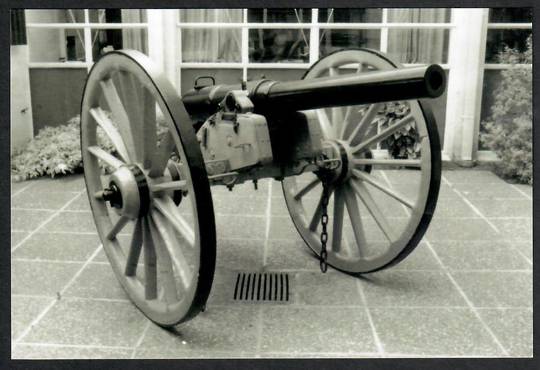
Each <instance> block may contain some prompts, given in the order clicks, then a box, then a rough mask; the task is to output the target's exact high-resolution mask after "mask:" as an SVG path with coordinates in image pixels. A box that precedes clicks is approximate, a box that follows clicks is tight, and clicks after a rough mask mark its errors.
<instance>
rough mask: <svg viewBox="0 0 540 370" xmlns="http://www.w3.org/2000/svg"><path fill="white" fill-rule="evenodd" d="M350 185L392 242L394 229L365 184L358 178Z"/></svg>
mask: <svg viewBox="0 0 540 370" xmlns="http://www.w3.org/2000/svg"><path fill="white" fill-rule="evenodd" d="M351 186H352V187H353V189H354V191H355V192H356V194H358V197H359V198H360V199H361V200H362V202H363V203H364V205H365V206H366V208H367V210H368V211H369V213H370V214H371V216H373V219H375V222H376V223H377V225H378V226H379V228H380V229H381V231H382V232H383V234H384V235H385V236H386V238H387V239H388V240H389V241H390V242H393V241H394V240H395V237H394V231H393V230H392V227H391V226H390V224H389V223H388V220H387V219H386V217H385V216H384V214H383V213H382V212H381V210H380V208H379V206H378V205H377V203H376V202H375V200H373V198H372V197H371V194H370V193H369V190H368V189H366V187H365V185H364V184H362V183H361V182H359V181H358V180H357V181H351Z"/></svg>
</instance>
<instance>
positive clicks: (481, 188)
mask: <svg viewBox="0 0 540 370" xmlns="http://www.w3.org/2000/svg"><path fill="white" fill-rule="evenodd" d="M452 187H454V188H456V189H457V190H458V191H459V192H460V193H461V194H462V195H463V196H465V197H466V198H467V199H469V200H473V199H488V200H492V201H495V200H500V199H526V197H525V196H524V195H523V194H521V193H520V192H519V191H517V190H516V189H515V188H513V187H512V186H510V185H509V184H507V183H505V182H504V181H503V182H496V183H485V182H472V183H471V182H464V183H455V184H452Z"/></svg>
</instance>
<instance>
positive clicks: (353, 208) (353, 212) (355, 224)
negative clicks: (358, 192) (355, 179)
mask: <svg viewBox="0 0 540 370" xmlns="http://www.w3.org/2000/svg"><path fill="white" fill-rule="evenodd" d="M344 196H345V205H346V206H347V213H348V214H349V218H350V219H351V226H352V229H353V233H354V239H355V240H356V247H357V249H358V254H359V255H360V257H364V249H363V248H364V247H365V246H366V245H367V243H366V237H365V236H364V226H363V224H362V217H361V216H360V211H359V209H358V203H357V202H356V196H355V195H354V192H353V191H352V189H351V188H350V186H346V187H345V189H344Z"/></svg>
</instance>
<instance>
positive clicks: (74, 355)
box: [11, 344, 133, 360]
mask: <svg viewBox="0 0 540 370" xmlns="http://www.w3.org/2000/svg"><path fill="white" fill-rule="evenodd" d="M132 352H133V350H131V349H123V348H114V347H108V348H107V347H72V346H60V345H37V344H15V346H14V347H13V348H12V350H11V358H13V359H20V360H38V359H44V360H47V359H85V360H98V359H129V358H130V357H131V353H132Z"/></svg>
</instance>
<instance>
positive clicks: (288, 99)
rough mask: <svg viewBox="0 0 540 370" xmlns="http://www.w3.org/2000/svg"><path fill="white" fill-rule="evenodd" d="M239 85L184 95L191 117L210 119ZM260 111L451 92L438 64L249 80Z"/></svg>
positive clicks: (398, 98) (333, 105)
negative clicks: (328, 74) (343, 73)
mask: <svg viewBox="0 0 540 370" xmlns="http://www.w3.org/2000/svg"><path fill="white" fill-rule="evenodd" d="M241 88H242V87H241V86H240V85H216V86H207V87H203V88H198V89H193V90H191V91H189V92H188V93H187V94H185V95H184V96H183V102H184V104H185V106H186V109H187V111H188V112H189V113H190V114H191V115H205V114H206V115H211V114H213V113H215V112H216V110H217V108H218V104H219V103H220V102H221V101H222V100H223V98H225V96H226V95H227V93H228V92H230V91H232V90H240V89H241ZM245 88H246V90H247V91H248V96H249V98H250V99H251V100H252V101H253V104H254V106H255V112H260V113H268V112H272V111H298V110H308V109H317V108H326V107H336V106H348V105H361V104H371V103H378V102H388V101H396V100H408V99H422V98H436V97H438V96H440V95H442V93H443V92H444V90H445V88H446V75H445V73H444V70H443V69H442V68H441V67H440V66H439V65H437V64H432V65H430V66H421V67H410V68H400V69H393V70H385V71H374V72H367V73H361V74H345V75H341V76H332V77H321V78H313V79H305V80H298V81H286V82H279V81H272V80H257V81H249V82H248V83H247V85H246V86H245Z"/></svg>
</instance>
